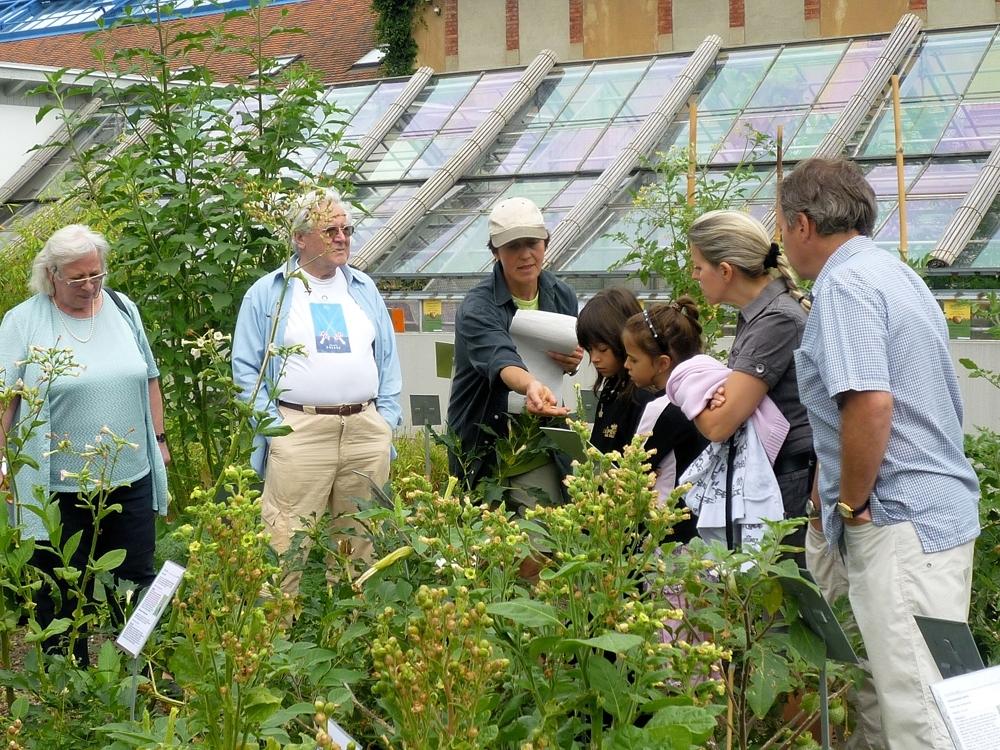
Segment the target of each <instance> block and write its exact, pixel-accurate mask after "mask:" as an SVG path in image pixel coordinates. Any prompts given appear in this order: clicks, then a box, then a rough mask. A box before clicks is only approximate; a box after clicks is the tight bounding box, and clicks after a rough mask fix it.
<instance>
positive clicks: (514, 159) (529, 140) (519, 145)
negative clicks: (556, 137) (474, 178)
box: [477, 130, 544, 175]
mask: <svg viewBox="0 0 1000 750" xmlns="http://www.w3.org/2000/svg"><path fill="white" fill-rule="evenodd" d="M543 133H544V131H542V130H527V131H524V132H520V133H502V134H501V135H500V136H499V137H498V138H497V139H496V140H495V141H494V142H493V147H492V148H491V149H490V150H489V151H488V152H487V153H486V155H485V156H484V157H483V163H482V166H480V167H479V170H478V171H477V174H480V175H490V174H515V173H516V172H517V171H518V168H519V167H520V166H521V164H522V163H523V162H524V159H525V157H527V155H528V154H529V153H530V152H531V150H532V149H533V148H534V147H535V144H537V143H538V142H539V141H540V140H541V139H542V134H543Z"/></svg>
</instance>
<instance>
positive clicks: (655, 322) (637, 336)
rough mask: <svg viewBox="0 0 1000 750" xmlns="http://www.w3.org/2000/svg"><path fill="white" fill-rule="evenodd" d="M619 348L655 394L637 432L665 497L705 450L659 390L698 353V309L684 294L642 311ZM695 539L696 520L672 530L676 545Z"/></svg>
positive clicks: (637, 378)
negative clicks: (645, 436)
mask: <svg viewBox="0 0 1000 750" xmlns="http://www.w3.org/2000/svg"><path fill="white" fill-rule="evenodd" d="M622 344H623V346H624V348H625V354H626V356H625V368H626V369H627V370H628V372H629V375H630V377H631V378H632V382H633V383H634V384H635V385H636V386H637V387H638V388H643V389H647V390H651V391H653V392H654V393H656V394H657V396H656V397H655V398H654V399H653V400H652V401H650V402H649V403H648V404H647V405H646V408H645V410H644V411H643V414H642V417H641V418H640V419H639V426H638V428H637V432H639V433H649V438H648V439H647V440H646V449H647V450H655V451H656V453H655V454H654V455H653V467H654V471H655V472H656V490H657V491H658V492H659V493H660V496H661V497H665V496H666V495H668V494H669V493H670V492H671V491H672V490H673V489H674V487H675V486H676V485H677V477H679V476H680V475H681V474H683V473H684V470H685V469H687V467H688V466H689V465H690V464H691V462H692V461H694V459H695V458H697V457H698V455H699V454H700V453H701V452H702V451H703V450H704V449H705V448H706V447H707V446H708V441H707V440H706V439H705V438H704V437H702V436H701V434H700V433H699V432H698V430H697V428H696V427H695V426H694V424H693V423H692V422H691V420H689V419H688V418H687V417H686V416H684V412H682V411H681V410H680V408H678V407H677V406H676V405H674V404H672V403H671V402H670V400H669V399H668V398H667V396H666V395H665V394H664V392H663V390H664V388H665V386H666V384H667V378H668V377H669V376H670V372H671V371H672V370H673V368H674V367H676V366H677V364H678V363H680V362H683V361H685V360H687V359H690V358H691V357H693V356H694V355H696V354H700V353H701V324H700V323H699V322H698V307H697V306H696V305H695V303H694V300H693V299H691V298H690V297H688V296H684V297H680V298H678V299H677V300H675V301H674V302H671V303H670V304H667V305H655V306H653V307H651V308H649V309H648V310H643V311H642V312H640V313H637V314H635V315H633V316H632V317H631V318H629V319H628V321H627V322H626V324H625V330H624V331H623V332H622ZM696 535H697V527H696V519H694V518H689V519H688V520H686V521H683V522H682V523H680V524H678V525H677V526H675V527H674V538H675V539H676V540H677V541H681V542H686V541H689V540H690V539H692V538H693V537H695V536H696Z"/></svg>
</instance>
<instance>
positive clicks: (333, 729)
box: [326, 719, 361, 750]
mask: <svg viewBox="0 0 1000 750" xmlns="http://www.w3.org/2000/svg"><path fill="white" fill-rule="evenodd" d="M326 733H327V734H328V735H330V739H332V740H333V741H334V742H336V743H337V744H338V745H340V747H341V750H350V748H355V750H357V748H360V747H361V745H359V744H358V741H357V740H356V739H354V738H353V737H351V735H349V734H348V733H347V732H345V731H344V728H343V727H342V726H340V724H338V723H337V722H335V721H334V720H333V719H327V722H326Z"/></svg>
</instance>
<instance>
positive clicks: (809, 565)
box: [805, 521, 886, 750]
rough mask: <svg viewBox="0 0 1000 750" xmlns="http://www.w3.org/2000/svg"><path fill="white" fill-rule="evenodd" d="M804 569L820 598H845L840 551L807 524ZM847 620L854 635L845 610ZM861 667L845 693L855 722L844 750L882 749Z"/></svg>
mask: <svg viewBox="0 0 1000 750" xmlns="http://www.w3.org/2000/svg"><path fill="white" fill-rule="evenodd" d="M806 527H807V531H806V539H805V548H806V569H807V570H808V571H809V572H810V573H812V576H813V578H815V579H816V584H817V585H818V586H819V590H820V591H822V592H823V598H824V599H826V600H827V601H828V602H829V603H830V604H833V603H834V602H835V601H837V600H838V599H840V597H842V596H847V595H848V592H849V590H850V586H849V585H848V582H847V568H846V567H845V566H844V560H843V558H841V556H840V552H839V551H835V550H831V549H830V548H829V546H828V545H827V543H826V537H825V536H823V532H822V531H820V530H819V529H817V528H816V527H815V526H813V524H812V522H811V521H810V522H809V523H808V524H806ZM847 614H848V617H849V619H848V620H847V621H846V622H844V623H842V624H843V626H844V629H845V630H846V631H848V632H849V633H851V632H854V633H856V632H857V630H858V624H857V623H856V622H855V621H854V614H853V613H852V612H851V611H850V610H848V613H847ZM861 668H862V669H863V670H864V671H865V676H864V679H863V681H862V682H861V685H860V686H859V687H857V688H856V689H855V688H851V689H850V690H849V691H848V692H847V702H848V704H849V705H850V706H851V709H852V710H853V711H854V715H855V718H856V720H857V722H856V726H855V728H854V733H853V734H851V736H850V737H849V738H848V740H847V742H846V743H844V745H843V748H844V750H885V748H886V744H885V737H884V736H883V734H882V712H881V711H879V707H878V697H877V696H876V694H875V683H874V682H873V681H872V675H871V669H870V667H869V665H868V662H867V661H866V660H864V659H862V660H861Z"/></svg>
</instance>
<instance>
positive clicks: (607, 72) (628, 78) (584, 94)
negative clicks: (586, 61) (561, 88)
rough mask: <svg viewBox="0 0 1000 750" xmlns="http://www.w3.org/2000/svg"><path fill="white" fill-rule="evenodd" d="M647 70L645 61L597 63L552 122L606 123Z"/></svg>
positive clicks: (647, 63)
mask: <svg viewBox="0 0 1000 750" xmlns="http://www.w3.org/2000/svg"><path fill="white" fill-rule="evenodd" d="M648 67H649V60H648V59H646V60H630V61H626V62H613V63H597V64H596V65H595V66H594V69H593V70H592V71H591V72H590V75H588V76H587V78H586V79H585V80H584V82H583V83H582V84H580V87H579V88H578V89H577V90H576V93H574V94H573V98H572V99H570V100H569V103H568V104H567V105H566V108H565V109H564V110H563V111H562V114H560V115H559V117H558V118H557V119H556V122H557V123H579V124H586V123H590V122H600V121H605V122H606V121H608V120H610V119H611V118H612V117H614V116H615V114H616V113H617V112H618V110H619V109H620V108H621V106H622V104H623V103H624V102H625V99H626V98H627V97H628V95H629V94H631V93H632V89H634V88H635V85H636V83H638V82H639V78H640V77H642V74H643V73H645V71H646V68H648Z"/></svg>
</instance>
